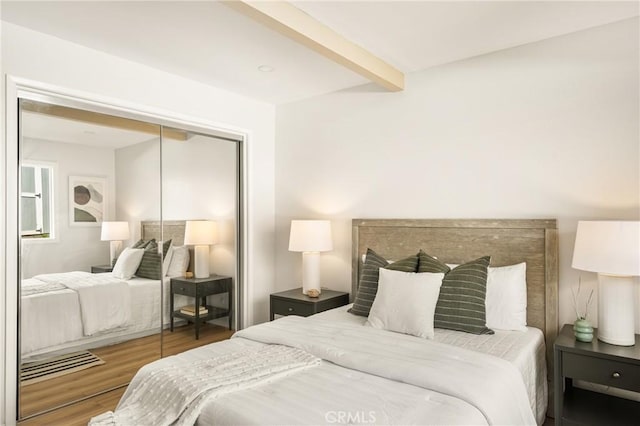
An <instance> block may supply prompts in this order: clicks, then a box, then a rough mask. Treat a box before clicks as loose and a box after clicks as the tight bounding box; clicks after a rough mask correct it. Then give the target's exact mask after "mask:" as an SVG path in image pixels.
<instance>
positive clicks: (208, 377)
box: [89, 345, 320, 426]
mask: <svg viewBox="0 0 640 426" xmlns="http://www.w3.org/2000/svg"><path fill="white" fill-rule="evenodd" d="M175 360H176V362H175V363H172V364H171V365H170V366H166V367H161V368H160V367H157V366H155V365H154V363H152V364H149V365H147V366H145V367H143V368H142V369H141V370H140V371H139V372H138V373H137V375H136V377H134V379H133V381H132V382H131V384H130V385H129V389H127V392H126V393H125V395H124V396H123V398H122V400H120V403H119V404H118V407H117V408H116V410H115V412H112V411H108V412H106V413H103V414H100V415H99V416H96V417H94V418H92V419H91V421H90V422H89V425H93V426H107V425H110V426H111V425H127V426H129V425H154V426H160V425H193V424H194V423H195V422H196V419H197V418H198V416H199V415H200V411H201V410H202V408H203V407H204V406H205V404H206V403H207V402H208V401H210V400H211V399H213V398H216V397H218V396H219V395H223V394H226V393H229V392H233V391H236V390H241V389H247V388H249V387H253V386H256V385H259V384H262V383H265V382H267V381H270V380H273V379H276V378H279V377H282V376H285V375H288V374H291V373H293V372H295V371H299V370H302V369H305V368H308V367H311V366H314V365H318V364H319V363H320V359H319V358H317V357H315V356H313V355H311V354H309V353H307V352H305V351H302V350H300V349H296V348H292V347H288V346H283V345H266V346H263V347H260V348H257V349H252V350H246V351H243V352H235V353H230V354H226V355H222V356H217V357H215V358H212V359H207V360H203V361H199V362H185V361H180V358H178V357H176V358H175Z"/></svg>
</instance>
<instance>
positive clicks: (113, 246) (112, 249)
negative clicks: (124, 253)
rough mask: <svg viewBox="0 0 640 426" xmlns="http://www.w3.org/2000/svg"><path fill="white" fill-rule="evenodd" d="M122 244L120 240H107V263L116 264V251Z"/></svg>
mask: <svg viewBox="0 0 640 426" xmlns="http://www.w3.org/2000/svg"><path fill="white" fill-rule="evenodd" d="M121 246H122V241H109V264H110V265H111V266H112V267H113V266H115V265H116V260H118V255H119V254H120V253H118V252H119V251H120V247H121Z"/></svg>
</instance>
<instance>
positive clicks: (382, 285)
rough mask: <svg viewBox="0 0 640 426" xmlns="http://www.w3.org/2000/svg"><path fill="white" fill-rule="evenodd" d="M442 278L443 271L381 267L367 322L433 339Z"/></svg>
mask: <svg viewBox="0 0 640 426" xmlns="http://www.w3.org/2000/svg"><path fill="white" fill-rule="evenodd" d="M443 278H444V274H443V273H429V272H426V273H422V274H417V273H415V272H401V271H393V270H390V269H385V268H381V269H380V282H379V284H378V293H377V295H376V298H375V300H374V301H373V305H372V306H371V312H370V313H369V318H368V319H367V323H368V324H369V325H370V326H372V327H373V328H379V329H383V330H389V331H396V332H399V333H404V334H411V335H413V336H418V337H422V338H426V339H433V335H434V333H433V314H434V311H435V308H436V302H437V301H438V294H439V293H440V286H441V285H442V279H443Z"/></svg>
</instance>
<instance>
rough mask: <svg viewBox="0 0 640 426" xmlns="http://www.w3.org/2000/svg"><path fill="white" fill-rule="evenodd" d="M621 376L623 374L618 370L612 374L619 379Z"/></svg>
mask: <svg viewBox="0 0 640 426" xmlns="http://www.w3.org/2000/svg"><path fill="white" fill-rule="evenodd" d="M620 376H621V374H620V373H618V372H617V371H615V372H614V373H613V374H612V375H611V377H613V378H614V379H619V378H620Z"/></svg>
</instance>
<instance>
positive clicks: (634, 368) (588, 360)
mask: <svg viewBox="0 0 640 426" xmlns="http://www.w3.org/2000/svg"><path fill="white" fill-rule="evenodd" d="M562 372H563V375H564V376H566V377H570V378H572V379H578V380H585V381H587V382H593V383H598V384H601V385H605V386H613V387H616V388H621V389H627V390H631V391H636V392H640V365H633V364H627V363H624V362H619V361H611V360H608V359H603V358H597V357H589V356H584V355H577V354H573V353H569V352H565V353H564V354H563V355H562Z"/></svg>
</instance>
